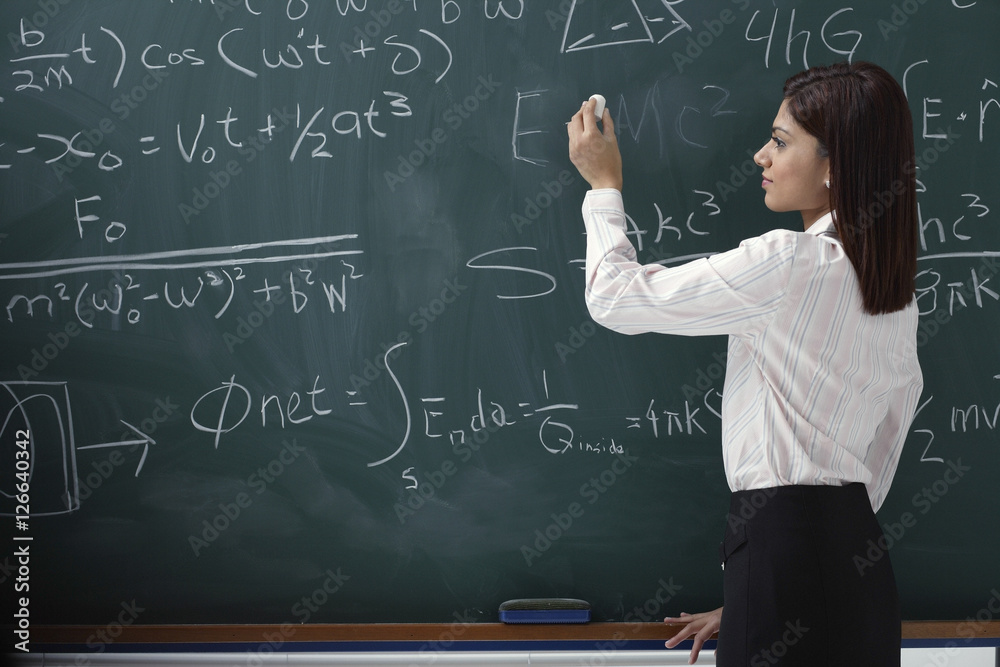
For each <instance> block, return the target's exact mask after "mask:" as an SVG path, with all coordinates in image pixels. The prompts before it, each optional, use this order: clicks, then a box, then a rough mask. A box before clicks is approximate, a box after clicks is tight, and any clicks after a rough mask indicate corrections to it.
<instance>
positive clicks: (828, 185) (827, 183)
mask: <svg viewBox="0 0 1000 667" xmlns="http://www.w3.org/2000/svg"><path fill="white" fill-rule="evenodd" d="M826 189H827V190H829V189H830V181H827V182H826Z"/></svg>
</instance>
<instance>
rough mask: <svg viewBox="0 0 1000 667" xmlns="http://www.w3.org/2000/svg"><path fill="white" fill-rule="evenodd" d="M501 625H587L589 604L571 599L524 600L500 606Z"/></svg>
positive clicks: (507, 602)
mask: <svg viewBox="0 0 1000 667" xmlns="http://www.w3.org/2000/svg"><path fill="white" fill-rule="evenodd" d="M500 621H501V622H503V623H587V622H589V621H590V603H589V602H585V601H584V600H574V599H572V598H524V599H520V600H507V601H506V602H504V603H503V604H501V605H500Z"/></svg>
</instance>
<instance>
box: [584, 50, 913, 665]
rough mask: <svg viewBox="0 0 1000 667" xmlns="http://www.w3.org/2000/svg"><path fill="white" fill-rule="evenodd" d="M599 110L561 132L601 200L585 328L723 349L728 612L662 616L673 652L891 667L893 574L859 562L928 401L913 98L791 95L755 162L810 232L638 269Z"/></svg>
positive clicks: (735, 660)
mask: <svg viewBox="0 0 1000 667" xmlns="http://www.w3.org/2000/svg"><path fill="white" fill-rule="evenodd" d="M593 105H594V103H593V102H587V103H585V104H584V105H583V107H582V108H581V109H580V111H579V112H578V113H577V114H576V115H574V116H573V118H572V120H571V121H570V124H569V128H568V131H569V140H570V141H569V146H570V159H571V160H572V161H573V163H574V164H575V165H576V167H577V169H578V170H579V171H580V174H581V175H582V176H583V177H584V178H585V179H586V180H587V181H588V182H589V183H590V185H591V188H592V190H591V191H590V192H588V193H587V195H586V198H585V201H584V205H583V215H584V220H585V224H586V228H587V264H586V271H587V286H586V300H587V306H588V308H589V310H590V313H591V315H592V317H593V318H594V320H595V321H597V322H599V323H601V324H603V325H604V326H606V327H608V328H611V329H614V330H616V331H621V332H623V333H641V332H650V331H655V332H661V333H671V334H681V335H711V334H721V333H725V334H728V335H729V347H728V358H727V369H726V380H725V387H724V390H723V406H722V444H723V461H724V464H725V470H726V477H727V480H728V483H729V485H730V488H731V489H732V491H733V494H732V498H731V505H730V513H729V520H728V522H727V523H728V525H727V526H726V529H725V537H724V540H723V544H722V546H721V549H720V554H721V558H722V561H723V569H724V577H723V607H721V608H719V609H717V610H715V611H713V612H708V613H704V614H695V615H689V614H682V615H681V616H680V617H679V618H668V619H666V622H667V623H668V624H671V625H683V627H682V628H680V630H679V631H678V632H677V634H676V635H675V636H674V637H672V638H671V639H670V640H669V641H668V642H667V646H668V647H673V646H676V645H677V644H679V643H680V642H681V641H682V640H684V639H687V638H693V640H694V642H693V644H694V645H693V648H692V650H691V662H692V663H693V662H694V661H695V660H696V659H697V656H698V653H699V651H700V650H701V647H702V645H703V643H704V642H705V640H706V639H708V638H709V637H711V636H712V635H713V634H714V633H715V632H716V631H718V633H719V642H718V647H717V653H716V654H717V659H718V664H719V665H723V666H736V665H740V666H746V665H751V666H752V667H756V665H786V666H787V665H808V666H809V667H817V666H821V665H831V666H834V665H837V666H842V665H848V664H857V662H858V660H859V659H860V660H863V662H864V664H866V665H878V666H882V665H899V661H900V613H899V603H898V596H897V592H896V585H895V580H894V577H893V573H892V567H891V565H890V563H889V558H888V554H882V557H881V558H879V559H878V560H873V559H869V558H868V557H867V556H866V554H867V552H868V550H869V549H870V545H871V544H873V543H874V544H878V543H879V540H880V539H881V538H882V532H881V529H880V528H879V525H878V522H877V521H876V519H875V514H874V512H875V511H876V510H877V509H878V508H879V506H880V505H881V504H882V501H883V499H884V498H885V496H886V493H887V492H888V490H889V485H890V484H891V482H892V477H893V473H894V472H895V470H896V465H897V463H898V461H899V456H900V452H901V450H902V447H903V441H904V440H905V438H906V433H907V430H908V429H909V426H910V423H911V421H912V419H913V415H914V411H915V409H916V405H917V401H918V399H919V396H920V392H921V389H922V386H923V381H922V377H921V372H920V366H919V363H918V361H917V350H916V331H917V307H916V303H915V300H914V279H915V274H916V248H917V220H916V190H915V180H914V171H915V170H914V168H913V165H914V155H913V151H914V146H913V130H912V121H911V118H910V111H909V108H908V106H907V102H906V98H905V96H904V94H903V91H902V89H901V88H900V86H899V84H898V83H897V82H896V81H895V80H894V79H893V78H892V77H891V76H890V75H889V74H888V73H887V72H885V70H883V69H882V68H880V67H878V66H876V65H872V64H869V63H854V64H847V63H843V64H837V65H833V66H829V67H814V68H812V69H809V70H807V71H805V72H802V73H800V74H797V75H796V76H793V77H792V78H790V79H789V80H788V81H787V82H786V83H785V88H784V100H783V101H782V103H781V106H780V108H779V109H778V113H777V117H776V118H775V120H774V126H773V127H772V136H771V140H770V141H769V142H768V143H767V144H765V145H764V147H763V148H761V149H760V151H758V152H757V154H756V155H755V157H754V161H755V162H756V163H757V165H758V166H760V167H761V168H762V169H763V182H762V187H763V189H764V203H765V204H766V205H767V207H768V208H769V209H770V210H772V211H800V212H801V215H802V224H803V230H804V231H803V232H792V231H788V230H774V231H771V232H768V233H766V234H764V235H762V236H760V237H757V238H753V239H748V240H746V241H744V242H743V243H741V244H740V246H739V248H737V249H735V250H731V251H729V252H725V253H721V254H717V255H714V256H712V257H709V258H703V259H699V260H696V261H694V262H691V263H688V264H685V265H683V266H678V267H674V268H665V267H663V266H660V265H647V266H642V265H640V264H638V263H636V254H635V250H634V249H633V247H632V245H631V244H630V242H629V240H628V237H627V236H626V234H625V214H624V207H623V203H622V197H621V188H622V164H621V156H620V153H619V151H618V146H617V141H616V138H615V133H614V124H613V122H612V119H611V115H610V113H609V112H608V111H605V112H604V116H603V119H602V120H603V132H602V131H601V130H599V129H598V128H597V124H596V119H595V117H594V114H593ZM748 508H750V511H747V510H748ZM882 544H884V542H882ZM868 555H870V554H868ZM862 656H863V657H862Z"/></svg>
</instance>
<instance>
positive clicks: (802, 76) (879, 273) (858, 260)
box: [784, 62, 917, 315]
mask: <svg viewBox="0 0 1000 667" xmlns="http://www.w3.org/2000/svg"><path fill="white" fill-rule="evenodd" d="M784 96H785V99H787V100H788V111H789V113H790V114H791V116H792V118H794V119H795V121H796V122H797V123H798V124H799V125H801V126H802V127H803V129H805V130H806V131H807V132H809V134H811V135H813V136H814V137H816V138H817V139H818V140H819V146H820V154H821V157H829V158H830V207H831V209H832V210H834V211H835V212H836V213H835V221H834V225H835V226H836V229H837V233H838V234H839V235H840V239H841V241H842V242H843V244H844V251H845V252H846V253H847V257H848V258H849V259H850V260H851V264H853V265H854V270H855V272H856V273H857V275H858V282H859V283H860V285H861V294H862V299H863V303H864V308H865V311H867V312H868V313H870V314H872V315H878V314H881V313H891V312H894V311H897V310H900V309H902V308H904V307H905V306H906V305H907V304H908V303H909V302H910V300H911V299H912V298H913V293H914V281H915V278H916V273H917V192H916V169H915V164H916V162H915V158H914V147H913V121H912V119H911V117H910V108H909V106H908V105H907V102H906V95H905V94H904V93H903V89H902V88H901V87H900V85H899V83H897V82H896V80H895V79H894V78H892V76H891V75H890V74H889V73H888V72H886V71H885V70H884V69H882V68H881V67H879V66H878V65H873V64H871V63H866V62H857V63H838V64H835V65H829V66H821V67H813V68H811V69H808V70H806V71H804V72H800V73H799V74H796V75H795V76H793V77H791V78H790V79H788V80H787V81H786V82H785V89H784Z"/></svg>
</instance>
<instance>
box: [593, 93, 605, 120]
mask: <svg viewBox="0 0 1000 667" xmlns="http://www.w3.org/2000/svg"><path fill="white" fill-rule="evenodd" d="M590 99H592V100H594V101H595V102H597V106H595V107H594V115H595V116H597V120H601V118H603V117H604V105H605V104H607V102H606V101H605V99H604V95H591V96H590Z"/></svg>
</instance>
